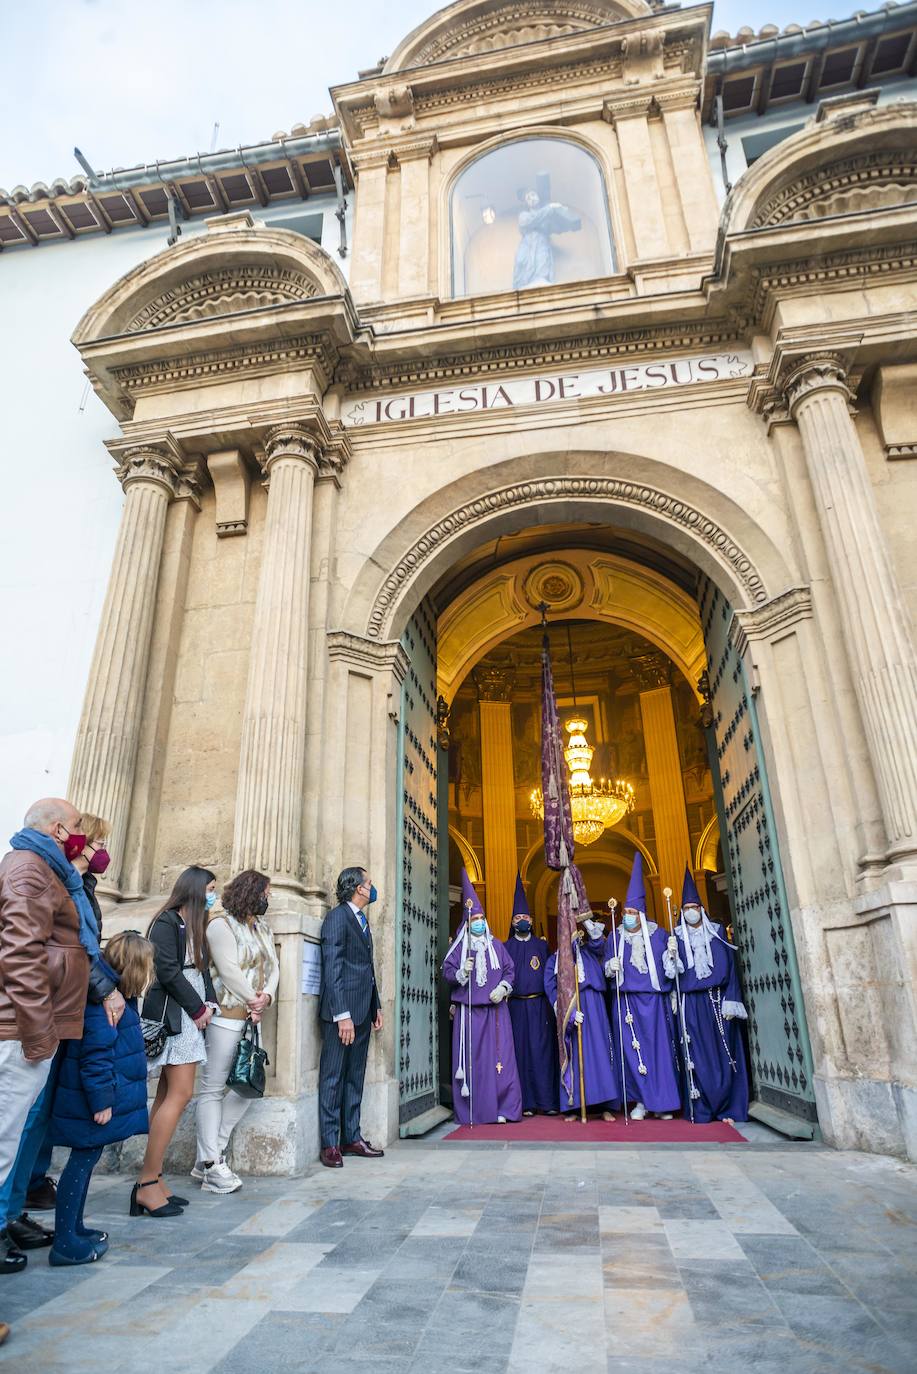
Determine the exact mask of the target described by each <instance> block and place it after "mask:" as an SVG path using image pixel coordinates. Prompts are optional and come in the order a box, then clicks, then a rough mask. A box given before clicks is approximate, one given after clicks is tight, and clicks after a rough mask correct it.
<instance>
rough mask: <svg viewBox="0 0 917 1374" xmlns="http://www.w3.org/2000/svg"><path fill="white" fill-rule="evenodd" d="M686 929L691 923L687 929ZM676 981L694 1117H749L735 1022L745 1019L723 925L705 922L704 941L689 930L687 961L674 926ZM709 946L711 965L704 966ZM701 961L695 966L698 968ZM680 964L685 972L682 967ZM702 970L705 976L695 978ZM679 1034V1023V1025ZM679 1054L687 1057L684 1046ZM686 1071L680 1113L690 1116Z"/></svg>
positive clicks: (682, 935)
mask: <svg viewBox="0 0 917 1374" xmlns="http://www.w3.org/2000/svg"><path fill="white" fill-rule="evenodd" d="M689 929H690V927H689ZM676 934H677V935H678V937H679V938H678V955H679V961H680V962H679V966H678V981H679V985H680V987H681V998H682V1006H683V1008H684V1016H685V1030H686V1031H687V1033H688V1036H689V1040H688V1050H689V1051H690V1062H691V1064H692V1069H691V1077H693V1080H694V1088H695V1090H696V1092H697V1093H698V1094H699V1096H697V1097H695V1099H694V1120H695V1121H698V1122H701V1121H722V1120H723V1119H724V1117H730V1118H731V1119H732V1120H733V1121H747V1120H748V1071H747V1069H746V1066H745V1047H744V1045H743V1044H742V1034H741V1031H740V1030H739V1022H740V1021H744V1020H745V1019H746V1011H745V1007H744V1006H743V1004H742V992H741V989H740V987H739V974H738V969H737V967H736V956H735V951H734V950H733V949H732V948H731V947H730V946H729V945H728V944H725V943H724V942H723V940H722V938H719V937H721V936H722V934H723V928H722V926H720V925H716V924H714V923H713V922H710V923H709V925H708V939H707V940H704V938H703V934H702V932H701V929H700V927H699V926H698V927H694V928H693V932H692V934H693V939H692V946H693V947H692V958H693V961H694V967H693V968H691V967H690V966H689V965H688V961H687V958H686V955H685V948H684V942H685V922H684V921H682V923H681V925H679V927H678V929H677V931H676ZM708 948H709V954H710V958H711V959H712V968H710V969H709V972H705V970H707V968H708V962H707V949H708ZM698 963H700V967H698ZM683 968H684V972H682V969H683ZM702 972H704V976H700V975H701V973H702ZM678 1032H679V1038H680V1036H681V1027H680V1024H679V1027H678ZM682 1057H683V1058H685V1059H687V1057H688V1056H687V1055H686V1054H685V1050H684V1047H683V1048H682ZM689 1091H690V1086H689V1079H688V1075H687V1074H684V1075H683V1093H684V1113H685V1116H690V1115H691V1104H690V1102H689V1100H688V1093H689Z"/></svg>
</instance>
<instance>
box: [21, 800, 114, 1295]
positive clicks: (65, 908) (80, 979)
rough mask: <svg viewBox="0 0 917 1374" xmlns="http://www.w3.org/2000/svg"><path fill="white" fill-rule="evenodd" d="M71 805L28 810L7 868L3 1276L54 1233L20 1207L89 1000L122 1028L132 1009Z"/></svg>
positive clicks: (52, 804)
mask: <svg viewBox="0 0 917 1374" xmlns="http://www.w3.org/2000/svg"><path fill="white" fill-rule="evenodd" d="M79 822H80V813H79V811H77V809H76V807H74V806H72V805H71V803H70V802H68V801H64V800H62V799H60V798H53V797H52V798H46V799H45V800H43V801H39V802H36V803H35V804H34V805H33V806H31V807H29V810H28V811H27V813H26V817H25V821H24V823H23V828H22V829H21V830H19V831H17V832H16V834H15V835H14V836H13V838H12V839H11V840H10V849H11V852H10V853H8V854H6V855H5V856H4V858H3V860H2V862H0V1101H2V1103H3V1111H2V1116H0V1221H2V1222H3V1223H4V1229H3V1231H2V1232H0V1245H2V1248H0V1273H7V1274H9V1273H15V1272H16V1271H17V1270H19V1269H24V1268H25V1265H26V1256H25V1254H23V1253H22V1252H23V1250H33V1249H37V1248H39V1247H41V1246H46V1245H50V1244H51V1243H52V1241H53V1239H54V1236H53V1232H51V1231H48V1230H46V1229H45V1228H44V1227H42V1226H39V1225H38V1223H37V1222H34V1221H33V1220H32V1219H31V1218H30V1217H28V1216H26V1215H25V1214H24V1213H23V1212H22V1211H21V1207H22V1205H23V1204H24V1198H25V1192H26V1188H27V1186H28V1182H29V1178H30V1175H31V1172H32V1166H33V1164H34V1161H35V1156H36V1154H37V1152H38V1149H39V1148H40V1146H41V1142H42V1139H43V1137H44V1132H45V1127H46V1124H47V1117H48V1114H49V1111H50V1099H51V1095H52V1091H53V1075H54V1068H53V1066H54V1062H55V1057H56V1055H57V1050H58V1046H59V1045H60V1043H61V1041H63V1040H79V1039H81V1037H82V1034H83V1012H84V1009H85V1006H86V997H87V992H88V994H89V996H90V997H91V998H93V999H94V1000H95V1001H98V1002H105V1004H106V1011H107V1012H108V1013H109V1019H110V1020H111V1021H112V1023H114V1021H115V1020H117V1017H118V1016H119V1015H120V1014H121V1012H122V1011H123V1009H124V1001H123V998H122V997H121V995H120V993H119V992H118V991H117V980H116V978H115V975H114V974H113V972H112V970H111V969H109V968H108V966H107V965H106V964H105V962H104V960H103V959H102V957H101V955H100V952H99V929H98V922H97V920H96V917H95V913H94V912H93V909H92V907H91V905H90V903H89V899H88V898H87V896H86V893H85V890H84V887H83V879H82V876H81V875H80V874H79V873H78V872H77V870H76V869H75V868H74V866H73V862H72V861H73V860H74V859H76V858H77V857H78V856H79V855H80V854H81V853H82V850H83V848H84V846H85V843H86V837H85V835H83V834H82V833H81V832H80V830H79Z"/></svg>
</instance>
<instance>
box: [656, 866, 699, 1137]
mask: <svg viewBox="0 0 917 1374" xmlns="http://www.w3.org/2000/svg"><path fill="white" fill-rule="evenodd" d="M662 895H663V896H664V897H665V905H666V910H667V911H668V913H669V934H670V935H672V936H674V935H675V918H674V916H673V915H672V889H671V888H670V887H664V888H663V889H662ZM685 938H686V939H690V936H687V935H686V937H685ZM675 999H676V1001H677V1002H678V1020H679V1022H680V1023H681V1053H682V1058H683V1059H684V1063H685V1077H686V1080H687V1084H688V1113H689V1115H690V1117H691V1125H692V1126H693V1125H694V1074H693V1072H692V1068H691V1046H690V1042H689V1040H688V1028H687V1026H686V1025H685V1009H684V1004H683V1003H682V1000H681V983H680V982H679V979H678V944H677V937H676V946H675Z"/></svg>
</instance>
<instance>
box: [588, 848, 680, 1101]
mask: <svg viewBox="0 0 917 1374" xmlns="http://www.w3.org/2000/svg"><path fill="white" fill-rule="evenodd" d="M670 945H671V946H672V948H673V950H674V945H675V940H674V937H671V938H670V939H667V937H666V934H665V931H664V930H662V929H661V927H659V926H657V924H656V922H655V921H648V920H647V919H646V891H645V888H644V884H643V856H642V855H641V854H640V852H639V850H638V851H637V852H636V853H635V854H634V863H633V868H632V869H631V875H630V882H629V883H628V887H627V896H626V897H625V898H624V911H623V913H622V920H621V924H620V926H619V927H618V929H617V930H616V931H613V932H612V934H611V935H610V936H609V937H608V941H607V944H606V949H605V955H606V960H605V973H606V976H607V977H608V978H609V979H610V981H611V987H612V991H613V992H614V991H615V990H616V989H620V994H621V1012H622V1029H623V1040H624V1044H623V1047H622V1046H621V1045H620V1044H617V1058H618V1063H620V1062H621V1060H622V1058H623V1062H624V1080H625V1082H624V1090H625V1092H626V1094H627V1100H628V1102H633V1103H635V1105H634V1107H633V1108H632V1110H631V1117H632V1119H633V1120H634V1121H642V1120H643V1118H644V1117H645V1116H646V1114H647V1112H652V1113H655V1114H656V1115H657V1116H661V1117H662V1119H663V1120H664V1121H668V1120H669V1118H670V1117H671V1115H672V1113H673V1112H675V1111H677V1110H678V1108H679V1106H680V1105H681V1094H680V1092H679V1090H678V1077H677V1072H676V1063H675V1053H674V1047H673V1023H672V1019H671V1007H670V1005H669V993H670V992H671V990H672V982H671V978H670V976H669V974H668V973H667V971H666V968H665V963H664V955H665V953H666V950H667V949H668V948H669V946H670ZM673 972H674V970H673ZM613 1030H614V1035H615V1040H616V1042H617V1040H618V1038H619V1037H618V1024H617V1018H616V1017H615V1018H614V1019H613Z"/></svg>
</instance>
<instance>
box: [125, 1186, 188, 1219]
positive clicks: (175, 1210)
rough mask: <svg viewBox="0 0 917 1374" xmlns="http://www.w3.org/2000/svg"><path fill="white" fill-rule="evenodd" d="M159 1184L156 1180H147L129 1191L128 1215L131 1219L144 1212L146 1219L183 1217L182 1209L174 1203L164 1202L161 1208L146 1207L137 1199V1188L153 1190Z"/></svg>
mask: <svg viewBox="0 0 917 1374" xmlns="http://www.w3.org/2000/svg"><path fill="white" fill-rule="evenodd" d="M158 1182H159V1180H158V1179H156V1178H149V1179H147V1180H146V1181H145V1182H144V1183H135V1184H134V1186H133V1188H132V1189H131V1206H130V1214H131V1216H132V1217H139V1216H142V1215H143V1213H144V1212H146V1214H147V1216H148V1217H181V1216H184V1212H183V1211H182V1209H181V1208H180V1207H179V1206H177V1205H176V1204H175V1203H174V1202H166V1203H165V1204H164V1205H163V1206H162V1207H148V1206H147V1205H146V1203H145V1202H139V1201H138V1199H137V1189H138V1188H153V1187H155V1185H156V1184H157V1183H158Z"/></svg>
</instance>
